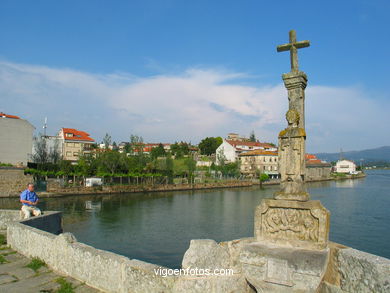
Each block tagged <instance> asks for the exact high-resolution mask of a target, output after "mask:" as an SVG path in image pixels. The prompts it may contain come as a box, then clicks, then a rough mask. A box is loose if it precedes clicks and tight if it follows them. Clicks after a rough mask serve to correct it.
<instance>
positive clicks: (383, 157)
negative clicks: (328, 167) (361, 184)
mask: <svg viewBox="0 0 390 293" xmlns="http://www.w3.org/2000/svg"><path fill="white" fill-rule="evenodd" d="M316 156H317V157H318V158H320V159H321V160H325V161H328V162H333V161H337V160H338V159H339V158H340V153H318V154H316ZM343 158H344V159H347V160H351V161H355V162H356V163H359V162H360V160H361V159H364V161H363V164H366V163H369V162H390V146H383V147H380V148H376V149H368V150H362V151H349V152H343Z"/></svg>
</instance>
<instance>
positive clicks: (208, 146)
mask: <svg viewBox="0 0 390 293" xmlns="http://www.w3.org/2000/svg"><path fill="white" fill-rule="evenodd" d="M221 144H222V138H220V137H206V138H204V139H202V140H201V142H200V143H199V145H198V147H199V150H200V153H201V154H202V155H207V156H210V155H212V154H215V152H216V150H217V148H218V147H219V146H220V145H221Z"/></svg>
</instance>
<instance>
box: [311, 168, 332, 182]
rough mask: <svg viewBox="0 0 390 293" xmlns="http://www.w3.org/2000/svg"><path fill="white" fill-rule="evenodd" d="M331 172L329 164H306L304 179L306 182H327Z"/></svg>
mask: <svg viewBox="0 0 390 293" xmlns="http://www.w3.org/2000/svg"><path fill="white" fill-rule="evenodd" d="M331 171H332V166H331V165H330V164H307V165H306V172H305V179H306V181H307V182H310V181H321V180H329V179H331V178H330V173H331Z"/></svg>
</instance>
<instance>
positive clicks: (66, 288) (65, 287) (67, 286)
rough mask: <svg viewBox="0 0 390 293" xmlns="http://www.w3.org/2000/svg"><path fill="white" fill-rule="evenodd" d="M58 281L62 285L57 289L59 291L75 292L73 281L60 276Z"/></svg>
mask: <svg viewBox="0 0 390 293" xmlns="http://www.w3.org/2000/svg"><path fill="white" fill-rule="evenodd" d="M56 282H57V283H58V284H60V286H61V287H60V288H59V289H58V290H57V293H74V291H73V286H72V283H70V282H68V281H66V280H65V279H64V278H58V279H57V280H56Z"/></svg>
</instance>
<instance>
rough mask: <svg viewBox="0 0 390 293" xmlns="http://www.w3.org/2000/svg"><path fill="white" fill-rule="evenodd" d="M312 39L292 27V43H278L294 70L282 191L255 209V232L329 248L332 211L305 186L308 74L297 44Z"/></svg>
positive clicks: (282, 152)
mask: <svg viewBox="0 0 390 293" xmlns="http://www.w3.org/2000/svg"><path fill="white" fill-rule="evenodd" d="M309 45H310V43H309V41H302V42H297V41H296V34H295V31H290V43H288V44H285V45H280V46H278V47H277V50H278V52H281V51H286V50H289V51H290V55H291V71H290V72H289V73H286V74H283V80H284V84H285V86H286V88H287V91H288V100H289V110H288V111H287V113H286V119H287V122H288V126H287V128H285V129H284V130H282V131H281V132H280V133H279V172H280V175H281V185H280V187H281V188H280V191H278V192H276V193H275V194H274V199H266V200H263V201H262V203H261V205H260V206H259V207H257V209H256V217H255V236H256V238H257V239H258V240H261V241H264V242H272V243H276V244H279V245H288V246H291V247H296V248H299V247H302V248H309V249H326V248H327V245H328V234H329V212H328V211H327V210H326V209H325V208H324V207H323V206H322V205H321V203H320V202H319V201H312V200H309V199H310V195H309V193H308V192H307V190H306V186H305V169H306V166H305V141H306V132H305V123H304V121H305V88H306V85H307V76H306V74H305V73H304V72H301V71H299V67H298V54H297V50H298V48H304V47H308V46H309Z"/></svg>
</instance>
